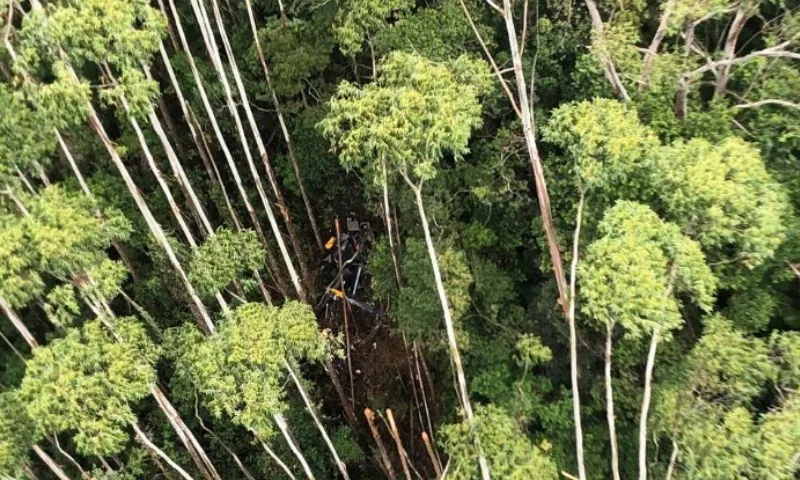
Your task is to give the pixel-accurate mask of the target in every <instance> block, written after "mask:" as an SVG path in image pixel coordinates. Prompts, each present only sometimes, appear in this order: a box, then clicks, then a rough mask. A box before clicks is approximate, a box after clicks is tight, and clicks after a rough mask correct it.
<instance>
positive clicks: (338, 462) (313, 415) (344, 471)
mask: <svg viewBox="0 0 800 480" xmlns="http://www.w3.org/2000/svg"><path fill="white" fill-rule="evenodd" d="M283 364H284V365H285V366H286V370H288V371H289V375H290V376H291V377H292V381H293V382H294V384H295V386H296V387H297V391H299V392H300V396H301V397H302V398H303V403H305V405H306V410H308V413H309V414H311V418H313V419H314V423H315V424H316V425H317V429H318V430H319V433H320V434H322V439H323V440H324V441H325V444H326V445H327V446H328V449H329V450H330V451H331V454H332V455H333V459H334V461H335V462H336V467H337V468H338V469H339V471H340V472H341V473H342V478H344V479H345V480H349V479H350V476H349V475H348V474H347V466H346V465H345V464H344V462H343V461H342V459H341V458H339V454H338V453H337V452H336V447H334V446H333V442H332V441H331V439H330V437H329V436H328V432H327V431H326V430H325V427H324V426H323V425H322V422H321V421H320V420H319V417H318V416H317V413H316V412H315V410H314V405H313V404H312V403H311V400H310V399H309V398H308V394H307V393H306V390H305V388H303V384H302V383H300V379H299V378H298V377H297V374H296V373H295V371H294V368H292V366H291V365H290V364H289V362H288V361H286V360H284V361H283Z"/></svg>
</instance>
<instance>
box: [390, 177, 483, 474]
mask: <svg viewBox="0 0 800 480" xmlns="http://www.w3.org/2000/svg"><path fill="white" fill-rule="evenodd" d="M405 180H406V181H407V182H408V184H409V186H410V187H411V189H412V191H413V192H414V198H415V200H416V203H417V209H418V210H419V218H420V220H421V221H422V230H423V232H424V233H425V244H426V245H427V247H428V257H429V259H430V262H431V269H432V270H433V279H434V283H435V286H436V293H437V294H438V296H439V302H440V303H441V305H442V310H443V314H444V324H445V330H446V331H447V344H448V348H449V350H450V358H451V359H452V361H453V367H454V368H455V371H456V380H457V382H458V391H459V397H461V404H462V405H461V406H462V407H463V408H464V414H465V417H466V420H467V424H468V425H469V427H470V430H471V431H472V432H473V434H474V433H475V414H474V413H473V411H472V404H471V403H470V401H469V390H468V389H467V378H466V376H465V375H464V367H463V365H462V363H461V353H460V352H459V351H458V344H457V341H456V330H455V326H454V323H453V317H452V314H451V312H450V301H449V300H448V299H447V292H446V291H445V288H444V281H443V280H442V271H441V269H440V268H439V259H438V258H437V256H436V249H435V247H434V245H433V238H432V237H431V230H430V226H429V225H428V216H427V215H426V213H425V205H424V202H423V200H422V189H421V188H420V187H419V186H416V185H414V184H413V183H411V181H410V179H409V178H408V177H406V178H405ZM474 440H475V444H476V446H477V447H478V452H479V453H478V463H479V466H480V470H481V477H482V478H483V480H488V479H489V478H491V477H490V474H489V464H488V462H487V461H486V457H485V455H484V454H483V449H482V448H481V446H480V441H479V440H478V437H477V436H475V438H474Z"/></svg>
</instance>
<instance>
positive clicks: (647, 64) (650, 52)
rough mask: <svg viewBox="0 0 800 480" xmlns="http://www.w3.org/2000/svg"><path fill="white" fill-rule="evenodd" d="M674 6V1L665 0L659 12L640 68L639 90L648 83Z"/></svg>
mask: <svg viewBox="0 0 800 480" xmlns="http://www.w3.org/2000/svg"><path fill="white" fill-rule="evenodd" d="M674 4H675V0H667V2H666V3H665V4H664V10H663V11H662V12H661V20H660V21H659V22H658V28H657V29H656V33H655V34H654V35H653V40H652V41H651V42H650V46H649V47H648V48H647V52H645V54H644V62H643V63H644V65H643V66H642V74H641V76H640V77H639V89H640V90H643V89H645V88H646V87H647V84H648V83H649V81H650V74H651V73H652V71H653V61H654V60H655V58H656V55H657V54H658V47H660V46H661V42H662V41H663V40H664V35H665V34H666V33H667V26H669V18H670V16H671V15H672V8H673V6H674Z"/></svg>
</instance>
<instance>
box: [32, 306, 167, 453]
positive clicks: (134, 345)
mask: <svg viewBox="0 0 800 480" xmlns="http://www.w3.org/2000/svg"><path fill="white" fill-rule="evenodd" d="M112 323H113V328H114V330H113V332H110V331H109V330H108V329H107V328H106V327H105V326H103V325H102V324H101V323H100V321H98V320H95V321H92V322H90V323H87V324H86V325H85V326H83V327H82V328H81V329H72V330H69V331H68V333H67V335H66V336H65V337H64V338H61V339H57V340H54V341H53V342H51V343H50V344H49V345H47V346H46V347H41V348H37V349H36V350H35V351H34V352H33V358H32V359H31V360H30V361H28V365H27V369H26V372H25V378H24V379H23V381H22V385H21V386H20V389H19V396H20V399H21V402H23V403H24V405H25V411H26V413H27V415H28V416H29V417H30V418H31V419H32V421H33V422H34V424H35V427H36V429H35V431H36V432H37V433H39V434H46V433H58V432H75V437H74V438H75V445H76V447H77V449H78V451H80V452H81V453H85V454H88V455H110V454H113V453H116V452H119V451H120V450H121V449H122V448H123V447H124V446H125V444H126V443H127V441H128V434H127V426H128V425H129V424H130V423H131V422H134V421H135V420H136V415H135V414H134V412H133V409H132V403H134V402H136V401H137V400H139V399H141V398H142V397H144V396H146V395H147V394H148V393H149V391H150V387H151V386H152V385H153V383H155V381H156V372H155V368H154V364H155V362H156V360H157V359H158V355H159V349H158V348H157V347H156V346H155V345H154V344H153V343H152V342H151V341H150V339H149V338H147V334H146V333H145V331H144V328H143V327H142V326H141V325H140V324H139V323H138V322H137V321H136V320H135V319H133V318H119V319H116V320H114V321H113V322H112Z"/></svg>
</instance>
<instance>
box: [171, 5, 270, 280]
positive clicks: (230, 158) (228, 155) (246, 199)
mask: <svg viewBox="0 0 800 480" xmlns="http://www.w3.org/2000/svg"><path fill="white" fill-rule="evenodd" d="M169 4H170V8H171V9H172V11H173V12H175V11H176V8H175V2H174V0H169ZM174 19H175V26H176V27H177V30H178V35H179V37H180V40H181V44H182V45H183V49H184V51H185V52H186V57H187V59H188V60H189V67H190V68H191V70H192V76H193V77H194V81H195V84H196V86H197V90H198V92H199V93H200V98H201V99H202V101H203V107H204V108H205V110H206V114H207V115H208V118H209V120H210V121H211V126H212V129H213V130H214V134H215V136H216V137H217V142H218V143H219V145H220V148H221V149H222V153H223V155H224V156H225V160H226V161H227V162H228V167H229V168H230V170H231V174H232V175H233V179H234V182H235V183H236V187H237V189H238V190H239V195H240V197H241V198H242V202H243V203H244V206H245V209H246V210H247V213H248V215H249V216H250V220H251V222H252V223H253V227H254V228H255V230H256V233H257V234H258V236H259V238H260V239H261V242H262V243H263V244H264V248H265V249H267V250H268V249H269V243H268V242H267V239H266V237H265V235H264V230H263V228H262V227H261V222H260V221H259V220H258V216H257V215H256V212H255V209H253V205H252V204H251V203H250V198H249V196H248V194H247V191H246V190H245V188H244V185H243V183H242V178H241V176H240V175H239V169H238V168H237V167H236V162H235V161H234V160H233V155H232V154H231V151H230V149H229V148H228V143H227V142H226V141H225V137H224V135H223V134H222V130H221V129H220V127H219V123H218V122H217V117H216V114H215V113H214V109H213V107H212V106H211V102H210V101H209V100H208V95H207V93H206V89H205V87H204V86H203V81H202V77H201V76H200V72H199V71H198V70H197V65H196V63H195V61H194V56H193V55H192V53H191V50H190V49H189V43H188V42H187V40H186V34H185V32H184V31H183V26H182V25H181V21H180V16H178V15H176V16H175V17H174ZM160 50H161V56H162V59H163V60H164V62H165V63H166V64H169V57H168V56H167V53H166V50H165V49H164V47H163V44H161V46H160ZM169 69H170V71H171V67H170V68H169ZM171 78H172V79H173V84H174V85H176V84H177V81H176V80H174V73H173V74H171ZM184 103H185V102H184ZM187 121H188V120H187ZM243 147H244V149H245V152H249V150H248V147H247V145H246V144H245V145H243ZM248 155H249V153H248ZM250 163H251V164H252V161H251V162H250ZM267 259H268V260H269V256H267ZM276 266H277V265H276ZM272 274H273V275H274V276H275V279H276V281H277V283H278V284H279V285H282V284H283V281H282V277H281V274H280V270H278V269H273V270H272ZM281 290H283V287H282V286H281Z"/></svg>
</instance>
